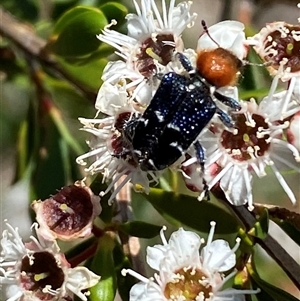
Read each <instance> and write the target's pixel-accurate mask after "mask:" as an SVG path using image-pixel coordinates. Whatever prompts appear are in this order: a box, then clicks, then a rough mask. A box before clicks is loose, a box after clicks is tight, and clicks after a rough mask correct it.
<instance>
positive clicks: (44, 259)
mask: <svg viewBox="0 0 300 301" xmlns="http://www.w3.org/2000/svg"><path fill="white" fill-rule="evenodd" d="M64 278H65V276H64V272H63V270H62V269H61V268H60V267H58V265H57V262H56V259H55V258H54V256H53V255H52V254H51V253H49V252H36V253H34V254H33V255H29V256H28V255H26V256H25V257H24V258H23V259H22V264H21V275H20V279H21V284H22V286H23V288H24V289H26V290H28V291H33V292H34V294H35V296H36V297H38V298H39V299H40V300H49V299H51V298H53V294H50V293H47V289H51V291H55V290H57V289H59V288H60V287H61V286H62V284H63V282H64Z"/></svg>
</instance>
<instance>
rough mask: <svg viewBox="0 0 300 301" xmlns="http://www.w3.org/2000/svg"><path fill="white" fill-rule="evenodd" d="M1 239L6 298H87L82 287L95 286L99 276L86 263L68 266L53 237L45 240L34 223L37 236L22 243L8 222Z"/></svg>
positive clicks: (1, 277) (35, 300) (0, 277)
mask: <svg viewBox="0 0 300 301" xmlns="http://www.w3.org/2000/svg"><path fill="white" fill-rule="evenodd" d="M6 225H7V229H6V230H4V231H3V234H2V239H1V247H2V250H1V256H0V281H1V284H2V286H3V287H2V288H3V292H5V295H6V298H7V299H5V300H7V301H8V300H9V301H19V300H20V301H21V300H22V301H38V300H48V301H59V300H69V299H70V298H73V296H74V294H75V295H77V296H78V297H79V298H80V299H81V300H83V301H87V297H86V295H85V294H84V293H82V290H84V289H87V288H89V287H91V286H94V285H95V284H97V282H98V281H99V279H100V277H99V276H97V275H95V274H94V273H92V272H91V271H89V270H88V269H87V268H85V267H76V268H70V264H69V263H68V262H67V261H66V259H65V256H64V254H63V253H60V250H59V247H58V245H57V244H56V242H55V241H51V242H50V241H46V240H44V239H43V238H42V237H41V236H40V234H39V229H38V228H37V224H34V227H35V230H36V233H37V236H38V239H36V238H35V237H31V242H30V243H26V244H24V243H23V241H22V239H21V237H20V235H19V233H18V229H17V228H16V229H14V228H12V227H11V226H10V225H9V224H8V223H7V224H6Z"/></svg>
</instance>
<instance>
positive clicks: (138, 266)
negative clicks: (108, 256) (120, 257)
mask: <svg viewBox="0 0 300 301" xmlns="http://www.w3.org/2000/svg"><path fill="white" fill-rule="evenodd" d="M123 180H124V178H121V179H120V180H119V181H118V182H117V183H116V186H118V185H119V184H120V182H122V181H123ZM116 201H117V204H118V211H119V213H120V214H119V216H120V217H119V219H121V220H120V222H122V223H125V222H128V221H132V220H133V214H132V208H131V187H130V184H129V183H126V184H125V185H124V186H123V187H122V189H121V190H120V192H119V193H118V194H117V197H116ZM119 235H120V239H121V241H122V245H123V251H124V253H125V255H127V256H128V257H129V258H130V259H131V262H132V267H133V269H134V270H135V271H136V272H138V273H139V274H141V275H146V270H145V265H144V260H143V259H142V258H141V244H140V240H139V238H138V237H134V236H128V235H126V234H125V233H122V232H120V233H119Z"/></svg>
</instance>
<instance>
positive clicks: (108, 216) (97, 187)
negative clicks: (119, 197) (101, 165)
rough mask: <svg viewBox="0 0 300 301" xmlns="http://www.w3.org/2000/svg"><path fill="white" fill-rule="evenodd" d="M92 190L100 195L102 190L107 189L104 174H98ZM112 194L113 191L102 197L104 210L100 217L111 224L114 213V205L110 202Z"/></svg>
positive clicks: (92, 184)
mask: <svg viewBox="0 0 300 301" xmlns="http://www.w3.org/2000/svg"><path fill="white" fill-rule="evenodd" d="M90 188H91V190H92V191H93V193H94V194H96V195H99V193H100V192H101V191H105V190H106V188H107V184H106V183H105V182H104V181H103V176H102V174H98V175H97V176H96V177H95V179H94V180H93V182H92V183H91V185H90ZM110 196H111V192H108V193H106V194H105V195H104V196H103V197H101V207H102V211H101V214H100V218H101V220H102V221H103V222H105V223H107V224H109V223H110V222H111V220H112V217H113V215H114V205H111V204H109V203H108V200H109V198H110Z"/></svg>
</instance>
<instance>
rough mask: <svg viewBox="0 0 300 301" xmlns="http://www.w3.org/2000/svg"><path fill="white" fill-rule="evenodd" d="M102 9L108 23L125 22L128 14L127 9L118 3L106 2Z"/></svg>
mask: <svg viewBox="0 0 300 301" xmlns="http://www.w3.org/2000/svg"><path fill="white" fill-rule="evenodd" d="M100 9H101V10H102V11H103V13H104V14H105V16H106V18H107V20H108V21H111V20H112V19H114V20H117V22H118V23H119V22H121V23H123V22H124V19H125V16H126V15H127V13H128V10H127V8H126V7H125V6H124V5H123V4H121V3H118V2H113V1H112V2H106V3H104V4H103V5H101V6H100Z"/></svg>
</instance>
